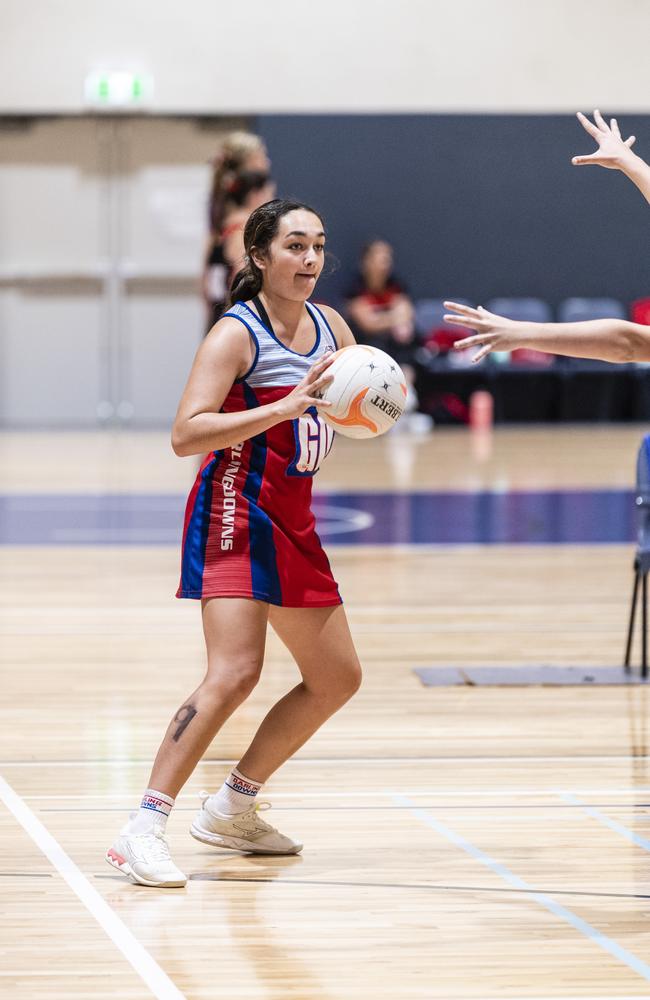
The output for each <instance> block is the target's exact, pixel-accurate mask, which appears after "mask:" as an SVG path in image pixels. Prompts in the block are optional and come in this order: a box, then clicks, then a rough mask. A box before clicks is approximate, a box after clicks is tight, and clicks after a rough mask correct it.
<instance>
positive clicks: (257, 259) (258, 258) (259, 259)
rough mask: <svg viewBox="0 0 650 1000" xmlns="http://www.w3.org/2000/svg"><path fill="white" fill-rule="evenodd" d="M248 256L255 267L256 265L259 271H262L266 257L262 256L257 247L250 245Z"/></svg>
mask: <svg viewBox="0 0 650 1000" xmlns="http://www.w3.org/2000/svg"><path fill="white" fill-rule="evenodd" d="M249 257H250V259H251V260H252V262H253V264H255V267H258V268H259V269H260V271H264V270H265V269H266V258H265V257H263V256H262V254H261V253H260V252H259V250H258V249H257V247H251V252H250V254H249Z"/></svg>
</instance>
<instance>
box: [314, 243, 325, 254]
mask: <svg viewBox="0 0 650 1000" xmlns="http://www.w3.org/2000/svg"><path fill="white" fill-rule="evenodd" d="M324 249H325V244H324V243H316V244H315V245H314V250H317V251H318V253H322V252H323V250H324Z"/></svg>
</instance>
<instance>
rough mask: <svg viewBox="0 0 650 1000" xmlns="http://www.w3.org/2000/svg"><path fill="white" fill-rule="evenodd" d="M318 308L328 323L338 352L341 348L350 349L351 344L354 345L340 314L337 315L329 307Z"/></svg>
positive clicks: (321, 306)
mask: <svg viewBox="0 0 650 1000" xmlns="http://www.w3.org/2000/svg"><path fill="white" fill-rule="evenodd" d="M318 308H319V309H320V311H321V312H322V314H323V316H324V317H325V319H326V320H327V322H328V323H329V325H330V328H331V330H332V333H333V334H334V339H335V341H336V346H337V347H338V348H339V350H340V349H341V348H342V347H350V346H351V345H352V344H356V340H355V339H354V334H353V333H352V330H351V329H350V327H349V326H348V324H347V323H346V322H345V320H344V319H343V317H342V316H341V314H340V313H337V311H336V309H332V307H331V306H323V305H320V306H319V307H318Z"/></svg>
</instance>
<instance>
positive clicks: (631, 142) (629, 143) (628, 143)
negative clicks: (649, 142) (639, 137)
mask: <svg viewBox="0 0 650 1000" xmlns="http://www.w3.org/2000/svg"><path fill="white" fill-rule="evenodd" d="M635 142H636V136H635V135H631V136H630V138H629V139H626V140H625V145H626V146H627V147H628V149H632V146H633V145H634V143H635Z"/></svg>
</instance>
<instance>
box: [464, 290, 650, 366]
mask: <svg viewBox="0 0 650 1000" xmlns="http://www.w3.org/2000/svg"><path fill="white" fill-rule="evenodd" d="M445 309H449V310H453V311H452V312H450V314H449V315H447V316H445V323H450V324H451V325H452V326H464V327H469V328H470V329H471V330H476V335H475V336H473V337H466V338H465V339H464V340H458V341H456V343H455V344H454V348H455V349H456V350H464V349H465V348H467V347H478V348H479V350H478V352H477V353H476V355H475V357H474V358H473V359H472V360H473V361H481V360H482V358H484V357H485V356H486V354H489V353H490V351H514V350H516V349H517V348H520V347H528V348H531V349H533V350H536V351H546V352H547V353H548V354H563V355H567V356H568V357H572V358H594V359H596V360H598V361H615V362H619V363H620V364H625V362H628V361H650V327H648V326H641V324H639V323H628V322H627V320H623V319H594V320H589V321H587V322H585V323H525V322H517V321H515V320H512V319H506V318H505V317H504V316H497V315H496V314H495V313H491V312H488V311H487V309H484V308H483V306H479V307H478V309H474V308H472V307H471V306H462V305H459V303H457V302H445Z"/></svg>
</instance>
